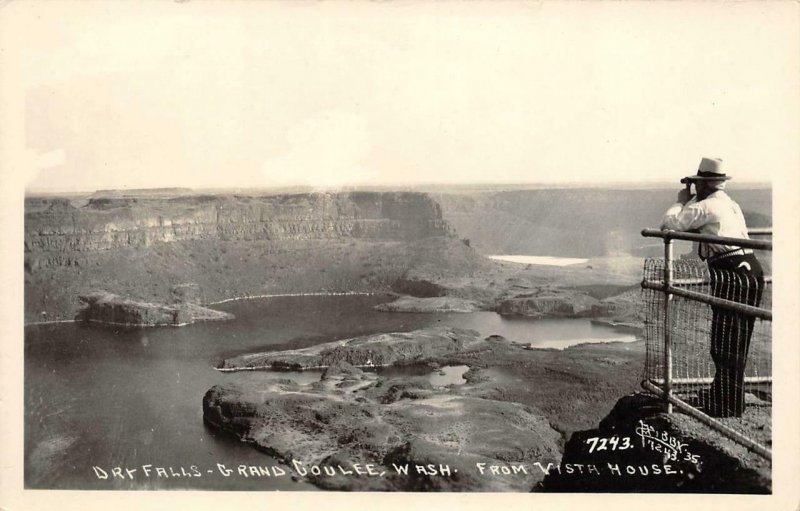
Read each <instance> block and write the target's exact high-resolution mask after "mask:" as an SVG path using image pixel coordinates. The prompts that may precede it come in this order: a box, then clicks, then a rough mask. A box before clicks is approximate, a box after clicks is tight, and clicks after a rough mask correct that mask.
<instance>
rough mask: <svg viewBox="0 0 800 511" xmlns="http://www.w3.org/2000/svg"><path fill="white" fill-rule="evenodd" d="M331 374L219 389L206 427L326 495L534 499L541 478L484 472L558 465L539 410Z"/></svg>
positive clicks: (340, 371) (412, 384)
mask: <svg viewBox="0 0 800 511" xmlns="http://www.w3.org/2000/svg"><path fill="white" fill-rule="evenodd" d="M331 368H332V369H329V370H328V371H327V372H326V375H325V376H324V377H323V378H322V379H321V380H320V381H319V382H316V383H314V384H311V385H298V384H296V383H294V382H292V381H291V380H276V381H275V382H273V383H271V384H267V385H264V384H263V383H262V384H259V385H257V386H256V385H253V384H252V383H251V384H248V383H244V382H240V383H238V384H227V385H221V386H215V387H213V388H211V389H210V390H209V391H208V392H207V393H206V395H205V397H204V398H203V417H204V420H205V422H206V423H207V424H209V425H210V426H212V427H214V428H218V429H220V430H223V431H226V432H228V433H231V434H233V435H235V436H236V437H238V438H240V439H241V440H243V441H246V442H249V443H252V444H254V445H255V446H257V447H258V448H259V449H261V450H264V451H266V452H268V453H270V454H272V455H273V456H276V457H278V458H279V459H281V460H283V462H284V463H285V464H286V465H287V466H288V468H289V470H291V471H292V472H293V473H294V474H295V475H296V476H297V477H305V478H307V479H308V480H310V481H311V482H313V483H314V484H315V485H317V486H319V487H321V488H325V489H337V490H361V491H363V490H382V491H464V490H469V491H530V489H531V488H532V487H534V485H535V484H536V483H537V481H539V480H541V478H542V477H543V475H542V474H541V472H535V471H529V472H528V473H525V474H523V473H520V474H517V475H515V476H514V477H496V476H492V475H489V474H482V473H481V472H480V471H479V470H478V469H477V466H478V464H483V466H486V467H489V466H500V465H502V466H504V467H505V466H507V464H509V463H522V464H524V463H528V464H532V463H533V461H534V460H545V459H546V460H548V461H551V462H553V461H555V462H557V460H558V459H559V440H560V435H559V434H558V432H556V431H555V430H553V429H552V428H551V427H550V425H549V424H548V422H547V421H546V420H545V419H544V418H543V417H542V415H541V413H540V412H538V411H537V410H536V409H535V408H533V407H530V406H523V405H520V404H518V403H511V402H504V401H496V400H491V399H485V398H481V397H471V396H469V395H468V393H469V390H468V389H466V390H464V389H462V390H461V391H460V393H458V394H456V393H454V392H453V391H451V390H448V389H446V388H433V387H431V385H430V383H427V382H426V381H424V380H422V379H420V378H417V379H414V378H411V379H403V380H396V379H388V378H384V377H381V376H380V375H377V374H375V373H367V372H364V373H362V372H360V371H353V370H352V368H351V367H347V366H343V367H338V365H334V366H331ZM399 387H402V391H399V390H398V388H399ZM498 418H502V420H498ZM486 470H487V471H488V468H487V469H486ZM345 471H347V472H349V473H344V472H345Z"/></svg>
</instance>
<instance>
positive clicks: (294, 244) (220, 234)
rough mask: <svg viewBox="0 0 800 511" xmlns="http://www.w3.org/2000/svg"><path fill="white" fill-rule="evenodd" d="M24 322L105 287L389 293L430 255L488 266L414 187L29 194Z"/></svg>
mask: <svg viewBox="0 0 800 511" xmlns="http://www.w3.org/2000/svg"><path fill="white" fill-rule="evenodd" d="M25 206H26V208H25V238H24V243H25V245H24V250H25V319H26V322H28V323H30V322H36V321H43V320H53V319H72V318H74V317H75V315H76V314H77V312H78V311H79V310H80V307H81V302H80V300H79V295H86V294H88V293H92V292H95V291H98V290H102V291H107V292H111V293H115V294H118V295H120V296H123V297H125V298H129V299H134V300H142V301H147V302H155V303H159V302H170V301H171V300H172V296H171V293H172V291H171V290H172V288H174V286H176V285H181V284H187V283H191V284H194V285H197V286H198V287H199V289H200V291H199V297H198V298H199V301H200V302H201V303H211V302H214V301H218V300H223V299H226V298H231V297H236V296H252V295H259V294H270V293H286V292H320V291H323V292H324V291H332V292H334V291H379V290H388V289H390V288H391V285H392V283H393V282H394V281H396V280H397V279H398V278H399V277H400V276H401V275H402V274H403V273H404V272H405V271H407V270H408V268H410V267H411V266H414V265H415V264H416V263H415V262H414V260H416V261H417V263H418V262H419V261H420V259H421V258H428V259H430V261H428V262H429V263H431V264H433V265H435V266H441V267H443V268H446V267H448V266H450V265H464V264H466V266H469V265H470V264H479V261H478V260H479V257H478V256H477V255H474V254H472V252H471V251H470V250H469V248H468V247H466V246H465V245H463V244H462V243H461V242H460V241H458V240H457V239H456V238H455V236H454V233H453V231H452V229H451V228H450V227H449V225H448V223H447V222H446V221H445V220H443V219H442V214H441V209H440V207H439V205H438V204H437V203H436V202H434V201H433V200H431V199H430V198H429V197H428V196H427V195H425V194H422V193H414V192H392V193H388V192H387V193H383V192H350V193H308V194H293V195H275V196H242V195H195V196H180V197H173V198H170V197H157V196H141V197H129V196H128V197H114V196H105V197H95V198H91V199H88V200H82V201H80V202H79V201H75V200H68V199H63V198H37V197H29V198H27V199H26V204H25Z"/></svg>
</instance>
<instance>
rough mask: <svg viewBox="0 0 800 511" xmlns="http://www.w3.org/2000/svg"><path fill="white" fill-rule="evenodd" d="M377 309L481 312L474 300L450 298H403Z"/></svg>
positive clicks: (377, 306)
mask: <svg viewBox="0 0 800 511" xmlns="http://www.w3.org/2000/svg"><path fill="white" fill-rule="evenodd" d="M375 309H376V310H379V311H383V312H475V311H477V310H481V306H480V304H478V303H477V302H475V301H474V300H465V299H463V298H454V297H450V296H442V297H432V298H417V297H414V296H402V297H400V298H398V299H397V300H395V301H393V302H388V303H381V304H378V305H376V306H375Z"/></svg>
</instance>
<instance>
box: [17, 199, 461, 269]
mask: <svg viewBox="0 0 800 511" xmlns="http://www.w3.org/2000/svg"><path fill="white" fill-rule="evenodd" d="M448 232H449V230H448V227H447V224H446V222H444V221H443V220H442V215H441V210H440V208H439V205H438V204H437V203H435V202H433V201H432V200H430V199H429V198H428V197H427V196H425V195H424V194H419V193H369V192H357V193H344V194H331V193H324V194H322V193H321V194H302V195H284V196H275V197H244V196H227V197H226V196H194V197H192V196H188V197H179V198H174V199H169V198H166V199H165V198H96V199H90V200H89V202H88V203H87V204H86V205H84V206H83V207H75V206H73V205H72V203H71V202H70V201H69V200H66V199H35V198H30V199H28V200H27V201H26V214H25V254H26V263H28V264H30V266H31V268H32V269H33V268H39V267H42V266H64V265H70V264H74V263H77V264H80V258H81V256H83V255H86V254H88V253H91V252H96V251H99V250H114V249H119V248H140V247H148V246H152V245H153V244H156V243H159V242H174V241H194V240H207V241H255V240H307V239H336V238H362V239H378V240H411V239H417V238H422V237H426V236H442V235H446V234H448Z"/></svg>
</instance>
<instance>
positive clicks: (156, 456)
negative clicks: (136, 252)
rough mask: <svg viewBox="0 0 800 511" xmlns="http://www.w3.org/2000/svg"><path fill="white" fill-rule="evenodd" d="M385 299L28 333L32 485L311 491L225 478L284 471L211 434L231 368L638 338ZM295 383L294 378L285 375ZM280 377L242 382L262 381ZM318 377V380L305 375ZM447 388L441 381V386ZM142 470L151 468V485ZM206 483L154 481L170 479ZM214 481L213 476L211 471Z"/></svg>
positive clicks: (258, 305)
mask: <svg viewBox="0 0 800 511" xmlns="http://www.w3.org/2000/svg"><path fill="white" fill-rule="evenodd" d="M386 300H387V298H386V297H380V296H346V297H341V296H340V297H318V296H316V297H291V298H266V299H256V300H246V301H240V302H231V303H227V304H222V305H219V306H217V307H216V308H219V309H221V310H226V311H229V312H232V313H234V314H235V315H236V319H235V320H232V321H228V322H217V323H198V324H195V325H189V326H186V327H181V328H166V327H165V328H121V327H110V326H102V325H86V324H82V323H64V324H52V325H38V326H29V327H27V328H26V329H25V482H26V487H28V488H63V489H169V488H196V489H229V490H261V489H266V490H284V491H285V490H311V489H313V487H311V486H310V485H307V484H305V483H297V482H293V481H292V480H291V479H290V478H289V477H288V475H287V476H285V477H270V478H267V477H259V478H244V477H231V478H225V477H224V476H222V475H221V474H220V473H219V471H218V470H215V469H216V468H217V463H221V464H224V465H225V467H228V468H230V467H235V466H238V465H241V464H244V465H258V466H271V465H277V461H276V460H273V459H272V458H271V457H269V456H267V455H266V454H263V453H261V452H259V451H256V450H255V449H253V448H252V447H250V446H249V445H246V444H244V443H242V442H239V441H237V440H236V439H233V438H231V437H228V436H226V435H221V434H218V433H216V432H214V431H213V430H211V429H209V428H207V427H206V426H205V425H204V424H203V416H202V398H203V395H204V394H205V392H206V390H208V389H209V388H210V387H212V386H213V385H215V384H219V383H225V382H226V381H229V380H230V378H231V376H230V375H229V374H225V373H220V372H218V371H216V370H214V368H213V367H214V366H215V365H216V364H217V363H218V362H219V361H220V360H222V359H223V358H226V357H230V356H232V355H236V354H241V353H247V352H253V351H260V350H264V351H266V350H280V349H288V348H298V347H304V346H310V345H313V344H318V343H321V342H327V341H331V340H334V339H341V338H347V337H353V336H358V335H364V334H371V333H378V332H389V331H408V330H414V329H417V328H423V327H426V326H431V325H452V326H456V327H462V328H471V329H475V330H478V331H479V332H480V333H481V334H482V335H490V334H499V335H503V336H505V337H507V338H508V339H511V340H514V341H518V342H524V343H527V342H531V343H532V344H533V345H535V346H542V347H545V346H550V347H564V346H567V345H572V344H575V343H577V342H583V341H586V340H594V341H598V340H603V341H608V340H621V341H630V340H633V336H632V335H631V334H629V333H622V332H619V331H616V330H614V329H613V328H610V327H606V326H602V325H595V324H592V323H591V322H590V321H588V320H582V319H575V320H571V319H570V320H531V319H526V318H514V319H509V318H503V317H501V316H499V315H497V314H495V313H493V312H475V313H469V314H457V313H448V314H413V313H411V314H408V313H383V312H378V311H375V310H374V309H373V308H372V307H373V306H374V305H376V304H378V303H381V302H384V301H386ZM464 370H465V368H464V367H463V366H456V367H454V368H444V371H443V374H438V373H436V374H434V375H431V378H432V380H431V381H432V383H434V384H436V385H447V384H458V383H460V382H461V381H462V378H461V375H462V374H463V371H464ZM281 376H283V377H285V376H286V375H285V374H283V375H281ZM275 377H276V374H275V373H268V372H244V373H237V375H236V378H251V379H253V380H255V381H264V380H267V379H271V378H275ZM305 377H306V378H309V379H310V378H317V377H318V375H311V374H309V375H306V376H305ZM436 378H439V379H436ZM142 465H152V468H151V470H152V471H153V473H152V474H151V477H150V478H144V477H143V476H142V470H143V469H142ZM95 466H96V467H99V468H100V469H102V470H103V471H105V473H108V474H110V473H111V472H110V471H111V468H112V467H118V466H119V467H128V468H136V469H137V473H136V474H135V476H134V477H135V479H134V480H133V481H131V480H122V479H120V478H118V477H117V478H114V477H109V478H108V479H99V478H98V477H97V475H96V474H98V473H99V474H100V475H102V474H103V472H95V470H94V469H93V467H95ZM191 466H195V467H197V469H198V472H200V473H201V474H202V476H201V477H185V476H181V477H171V476H170V477H155V467H163V468H164V469H165V471H166V473H167V474H169V473H170V469H169V467H171V468H172V471H174V472H175V473H178V474H180V473H181V468H183V470H184V472H187V473H192V470H191V468H190V467H191ZM209 470H210V471H211V472H212V473H208V471H209Z"/></svg>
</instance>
